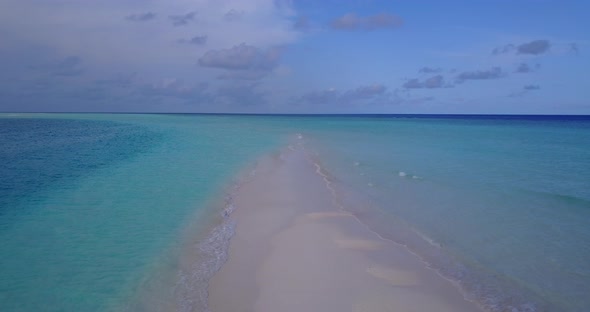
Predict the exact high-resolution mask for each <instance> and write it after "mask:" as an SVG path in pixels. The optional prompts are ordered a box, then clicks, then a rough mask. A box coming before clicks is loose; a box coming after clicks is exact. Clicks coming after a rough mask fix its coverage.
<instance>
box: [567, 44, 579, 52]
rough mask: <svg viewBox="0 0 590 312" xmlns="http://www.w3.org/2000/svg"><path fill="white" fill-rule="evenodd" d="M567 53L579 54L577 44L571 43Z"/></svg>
mask: <svg viewBox="0 0 590 312" xmlns="http://www.w3.org/2000/svg"><path fill="white" fill-rule="evenodd" d="M569 51H570V52H573V53H575V54H579V53H580V49H579V47H578V44H577V43H575V42H572V43H570V44H569Z"/></svg>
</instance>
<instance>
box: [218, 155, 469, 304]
mask: <svg viewBox="0 0 590 312" xmlns="http://www.w3.org/2000/svg"><path fill="white" fill-rule="evenodd" d="M316 169H317V167H315V165H314V164H313V163H311V162H310V161H309V160H308V159H307V158H306V157H305V153H304V152H303V151H302V150H301V148H300V147H295V148H293V147H292V148H291V149H286V150H285V151H283V153H282V154H281V156H276V157H274V158H272V159H268V160H267V161H265V162H264V163H263V164H261V165H260V166H259V168H258V169H257V174H256V176H255V177H254V178H253V180H251V181H250V182H248V183H246V184H245V185H244V186H243V187H242V188H240V190H239V192H238V194H237V195H236V197H235V204H236V211H235V212H234V213H233V214H232V218H235V219H236V220H237V229H236V235H235V236H234V237H233V238H232V240H231V243H230V248H229V260H228V261H227V263H226V264H225V265H224V266H223V267H222V268H221V270H220V271H219V272H218V273H216V274H215V276H214V277H213V279H212V280H211V282H210V287H209V306H210V309H211V310H212V311H213V312H234V311H235V312H252V311H261V312H266V311H269V312H270V311H283V312H290V311H293V312H295V311H297V312H301V311H323V312H330V311H334V312H342V311H351V312H352V311H354V312H357V311H358V312H360V311H363V312H364V311H367V312H373V311H374V312H378V311H379V312H380V311H397V312H405V311H408V312H409V311H435V312H445V311H449V312H450V311H454V312H456V311H481V310H480V309H479V308H478V307H477V306H476V305H475V304H473V303H471V302H468V301H466V300H464V299H463V296H462V295H461V293H460V292H459V290H458V289H457V288H456V287H455V286H454V285H452V284H451V282H449V281H447V280H445V279H443V278H442V277H440V276H439V275H437V274H436V273H435V272H434V271H433V270H430V269H428V268H427V267H426V266H425V264H423V263H422V262H421V261H420V260H419V259H418V258H417V257H416V256H415V255H413V254H411V253H410V252H408V251H407V250H406V249H404V248H403V247H401V246H399V245H397V244H394V243H392V242H389V241H385V240H382V239H380V238H379V237H378V236H377V235H375V234H374V233H372V232H371V231H369V230H368V229H367V228H366V227H365V226H364V225H362V224H360V223H359V222H358V221H357V220H356V219H355V218H354V217H353V216H352V215H351V214H349V213H346V212H343V211H339V210H338V208H337V207H336V206H335V205H334V202H333V198H332V196H333V193H332V192H331V190H330V189H328V188H327V185H326V181H325V180H324V178H323V177H322V176H321V175H319V174H318V173H317V170H316Z"/></svg>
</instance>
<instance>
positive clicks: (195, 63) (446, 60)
mask: <svg viewBox="0 0 590 312" xmlns="http://www.w3.org/2000/svg"><path fill="white" fill-rule="evenodd" d="M589 11H590V4H589V3H588V2H587V1H568V0H561V1H551V0H469V1H468V0H464V1H443V0H431V1H426V0H424V1H420V0H415V1H410V0H400V1H393V0H392V1H376V0H340V1H336V0H325V1H320V0H315V1H312V0H166V1H164V0H161V1H155V0H101V1H98V0H95V1H90V0H89V1H79V0H2V3H0V39H1V40H0V68H1V69H2V70H1V71H0V111H9V112H10V111H18V112H31V111H42V112H63V111H75V112H103V111H105V112H236V113H248V112H250V113H467V114H470V113H483V114H490V113H500V114H590V100H589V98H590V78H589V77H590V75H589V73H590V52H589V51H590V19H589V18H588V16H587V13H588V12H589Z"/></svg>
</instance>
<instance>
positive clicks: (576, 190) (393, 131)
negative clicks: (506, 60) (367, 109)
mask: <svg viewBox="0 0 590 312" xmlns="http://www.w3.org/2000/svg"><path fill="white" fill-rule="evenodd" d="M294 133H302V134H303V137H304V141H305V142H306V145H307V147H308V150H309V151H310V152H311V153H313V154H315V157H316V158H317V159H318V161H319V162H320V163H321V164H322V166H323V167H324V168H325V169H326V170H327V171H328V173H329V175H330V177H331V179H333V180H334V182H335V184H334V185H335V186H337V189H338V191H339V195H340V200H341V201H342V203H343V204H344V206H345V207H347V209H350V210H351V211H353V212H354V213H355V214H356V215H357V216H358V217H359V219H361V220H362V221H363V222H366V223H367V224H368V225H369V226H370V227H371V228H372V229H373V230H375V231H376V232H378V233H379V234H380V235H382V236H383V237H387V238H390V239H392V240H394V241H397V242H400V243H402V244H405V245H406V246H408V248H409V249H410V250H412V251H413V252H415V253H416V254H418V255H419V256H420V257H421V258H422V259H423V260H424V261H426V262H427V263H429V265H431V266H432V267H433V268H435V269H437V270H438V271H439V272H440V273H441V275H443V276H445V277H447V278H449V279H451V280H454V281H456V282H457V283H458V284H460V286H461V287H462V289H463V290H464V292H465V295H466V297H468V298H470V299H473V300H477V301H479V302H480V303H481V304H482V305H484V306H485V307H486V308H487V309H489V310H491V311H576V312H577V311H588V310H590V299H589V298H588V296H587V294H588V293H590V178H589V177H590V120H589V119H588V118H586V119H584V118H578V119H575V118H564V117H545V118H540V117H537V118H523V117H521V118H506V117H494V118H492V117H489V118H481V117H479V118H478V117H457V118H407V117H406V118H393V117H383V118H375V117H373V118H369V117H336V116H327V117H284V116H201V115H74V114H72V115H68V114H64V115H42V114H35V115H0V146H1V147H2V148H1V149H0V163H1V164H2V166H0V239H1V240H2V242H3V243H2V244H1V245H0V255H1V258H0V307H2V310H6V311H41V310H42V311H121V310H125V311H128V310H133V311H146V310H152V311H158V310H164V309H166V308H170V307H173V309H172V310H180V311H202V310H203V311H204V310H206V302H203V296H205V297H206V294H205V295H203V294H202V291H203V289H205V288H206V277H207V276H208V275H207V274H210V273H211V272H210V271H212V270H214V269H215V268H216V267H218V265H220V263H221V262H222V261H223V257H224V254H223V247H224V245H226V244H227V239H228V238H229V236H230V235H231V231H232V225H231V224H226V223H223V222H222V223H219V222H218V221H219V218H217V219H216V216H217V217H218V216H219V214H218V213H217V212H216V209H217V208H219V205H218V204H219V203H220V202H221V203H222V205H221V208H224V207H223V205H227V204H228V202H227V198H226V199H224V196H225V195H226V194H227V190H228V186H229V185H231V184H232V183H233V179H234V177H235V176H236V174H237V172H239V171H240V170H242V169H243V168H245V167H246V166H248V165H250V164H252V163H253V162H255V160H256V159H257V158H258V157H259V156H260V155H262V154H264V153H267V152H269V151H273V150H276V149H277V148H278V147H281V146H284V145H285V144H287V143H286V142H287V140H288V139H287V138H288V137H289V136H291V135H292V134H294ZM204 246H205V247H204ZM187 248H188V249H191V250H193V249H194V251H195V253H196V254H197V256H196V258H198V260H196V261H195V263H190V261H189V264H188V265H187V264H186V263H184V262H186V257H185V256H186V255H187V254H191V253H190V252H187V250H186V249H187ZM204 251H206V252H205V254H203V252H204ZM208 252H209V253H212V255H213V256H212V257H209V258H207V253H208ZM189 258H190V257H189ZM205 271H207V272H205ZM203 274H204V275H203ZM202 282H205V284H203V283H202ZM196 293H198V295H195V296H194V297H192V295H191V294H196Z"/></svg>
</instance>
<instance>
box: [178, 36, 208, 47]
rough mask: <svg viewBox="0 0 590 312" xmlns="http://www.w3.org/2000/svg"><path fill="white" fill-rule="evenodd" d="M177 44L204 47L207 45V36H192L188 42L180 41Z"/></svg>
mask: <svg viewBox="0 0 590 312" xmlns="http://www.w3.org/2000/svg"><path fill="white" fill-rule="evenodd" d="M178 43H186V44H194V45H205V44H206V43H207V36H205V35H202V36H194V37H192V38H191V39H189V40H185V39H180V40H178Z"/></svg>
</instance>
